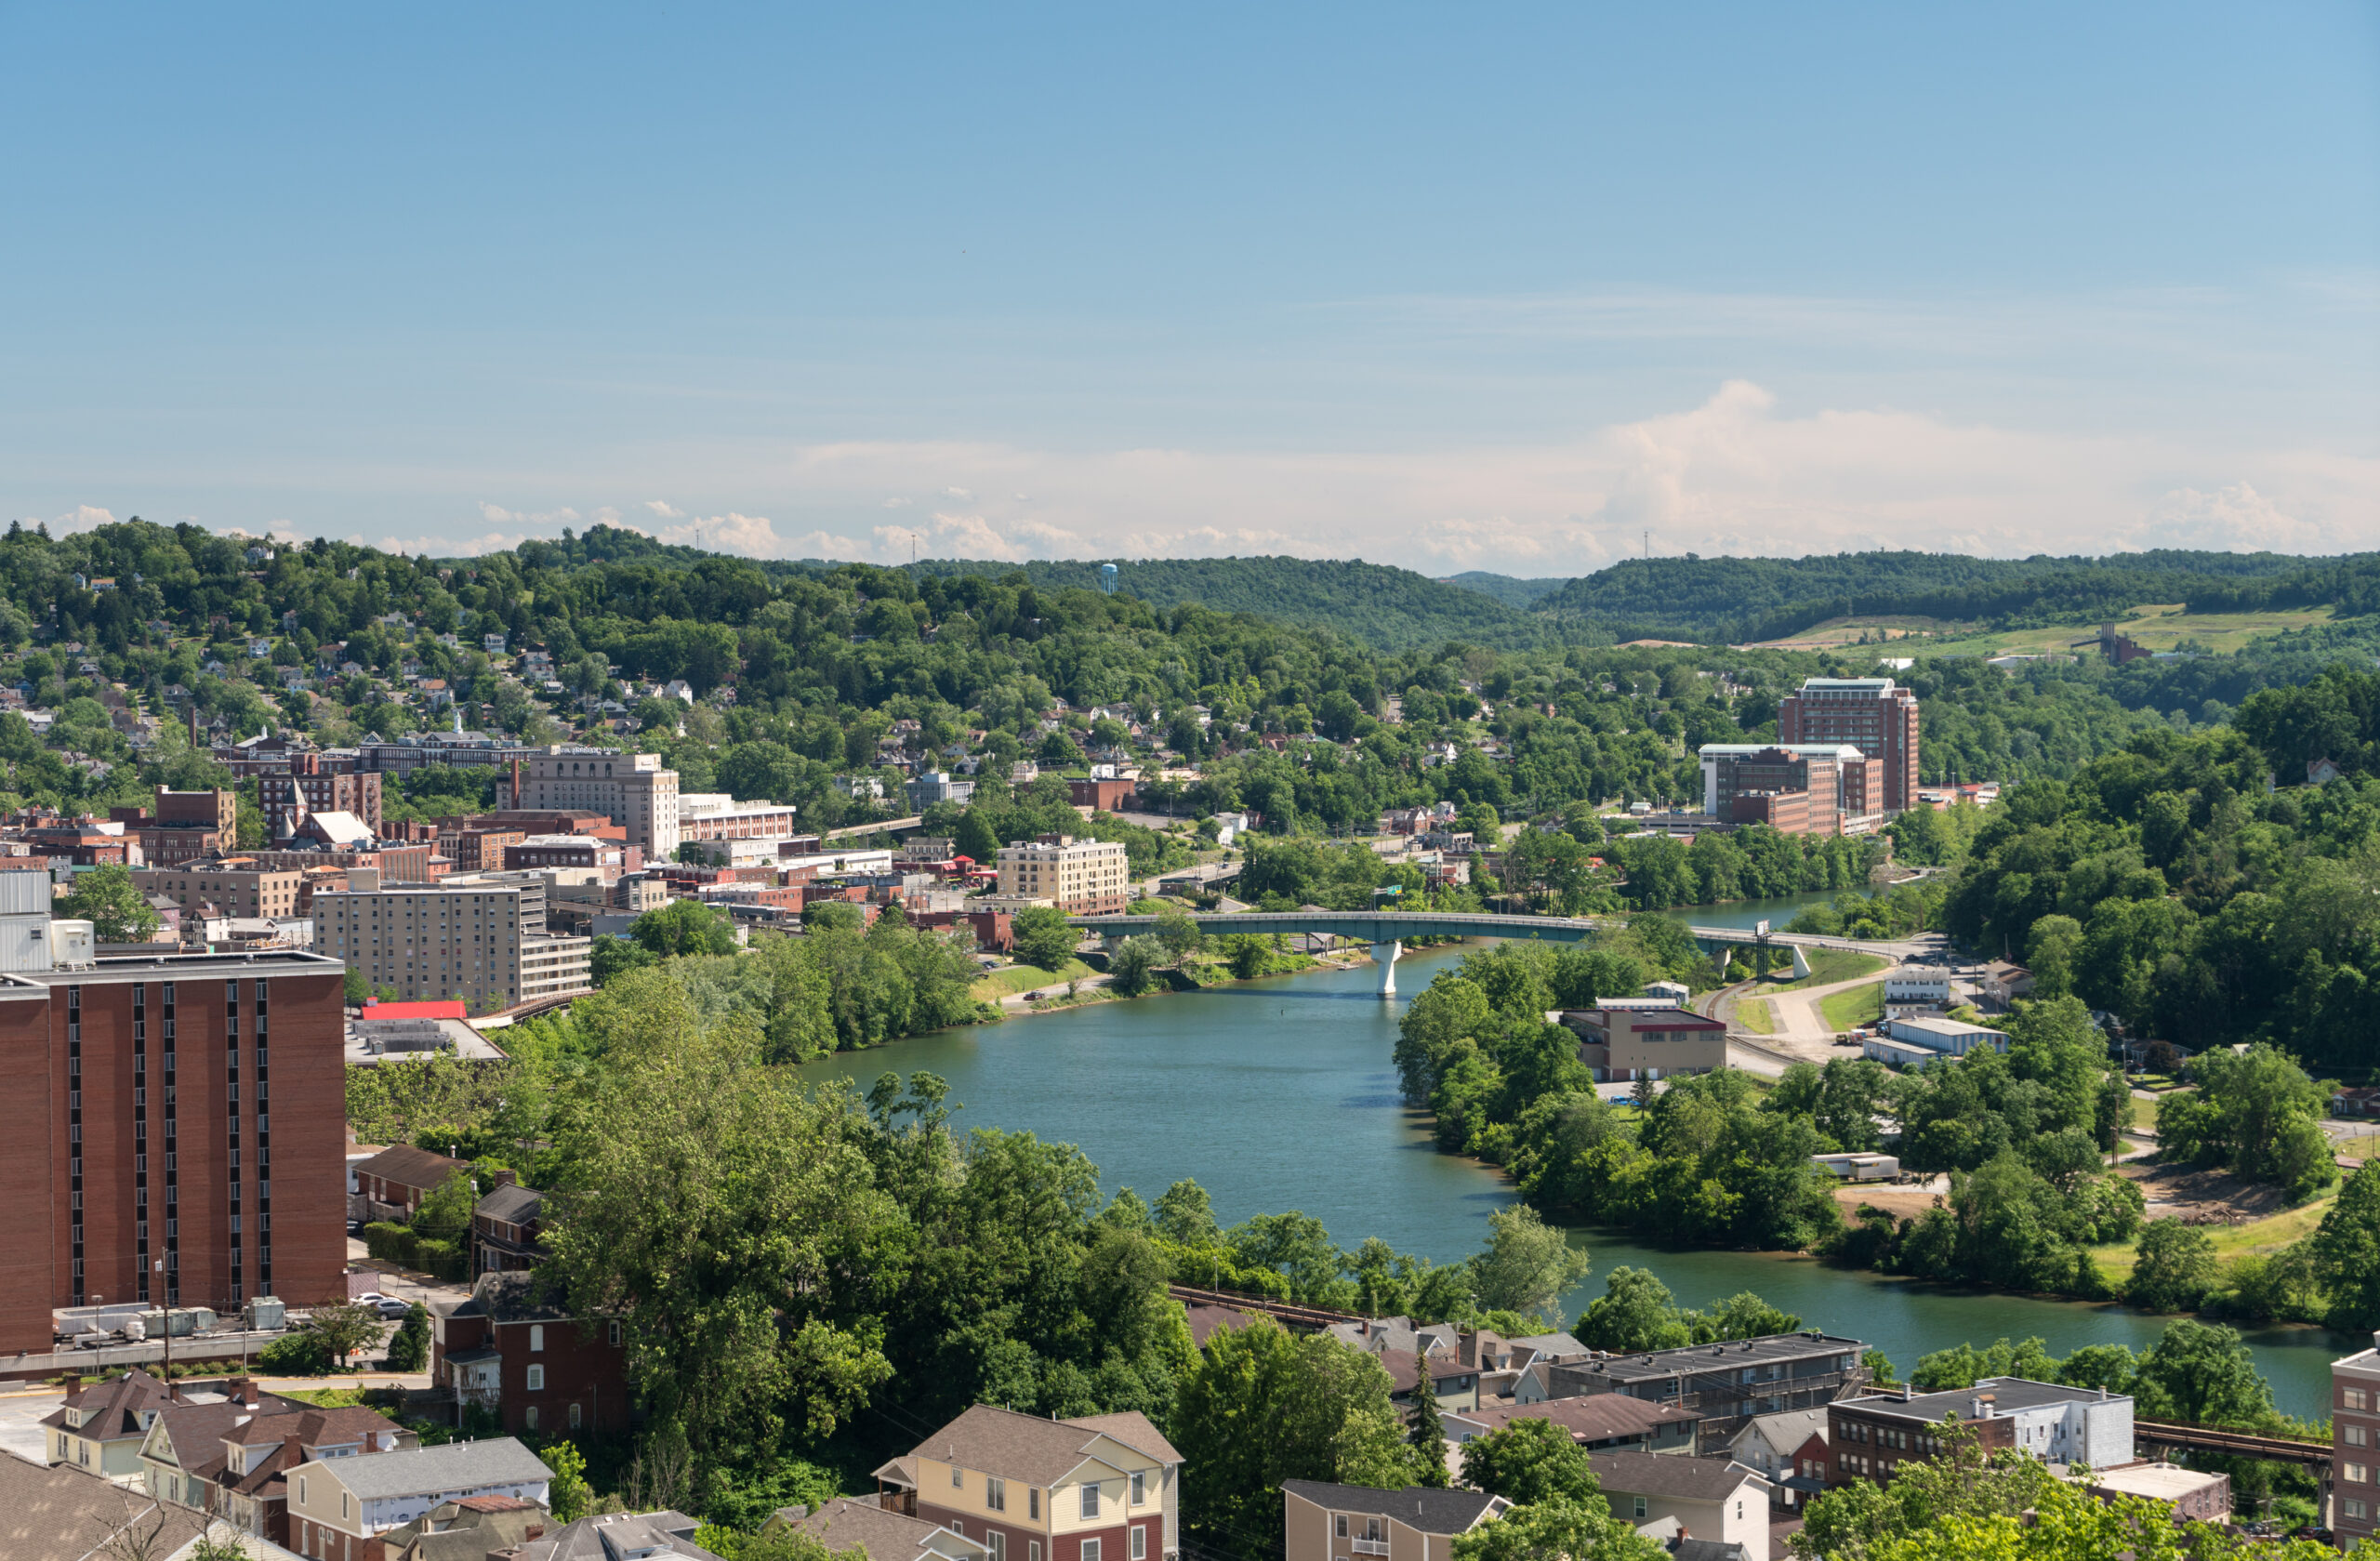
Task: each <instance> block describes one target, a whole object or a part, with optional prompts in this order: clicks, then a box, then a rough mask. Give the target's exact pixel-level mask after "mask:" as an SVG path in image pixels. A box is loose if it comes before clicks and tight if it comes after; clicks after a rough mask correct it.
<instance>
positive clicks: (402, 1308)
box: [372, 1295, 413, 1318]
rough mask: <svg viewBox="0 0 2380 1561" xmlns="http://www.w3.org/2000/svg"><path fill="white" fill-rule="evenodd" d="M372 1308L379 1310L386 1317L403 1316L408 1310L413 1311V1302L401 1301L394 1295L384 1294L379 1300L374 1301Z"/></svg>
mask: <svg viewBox="0 0 2380 1561" xmlns="http://www.w3.org/2000/svg"><path fill="white" fill-rule="evenodd" d="M372 1309H373V1310H374V1311H377V1312H378V1313H379V1314H380V1315H381V1316H384V1317H390V1318H396V1317H402V1316H404V1315H405V1314H406V1313H407V1312H410V1311H412V1310H413V1303H412V1302H410V1301H399V1300H398V1299H397V1298H396V1297H395V1296H393V1295H384V1296H382V1297H380V1298H379V1299H378V1300H377V1301H375V1302H373V1303H372Z"/></svg>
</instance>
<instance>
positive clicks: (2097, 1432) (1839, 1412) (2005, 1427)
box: [1826, 1377, 2132, 1485]
mask: <svg viewBox="0 0 2380 1561" xmlns="http://www.w3.org/2000/svg"><path fill="white" fill-rule="evenodd" d="M1953 1421H1955V1422H1958V1424H1959V1427H1960V1429H1961V1431H1962V1432H1964V1433H1972V1434H1973V1435H1974V1436H1975V1438H1976V1442H1977V1445H1978V1446H1979V1447H1981V1448H1982V1449H1983V1450H1984V1451H1986V1452H2003V1451H2012V1452H2021V1453H2024V1454H2026V1455H2028V1456H2029V1457H2032V1458H2038V1459H2043V1460H2045V1461H2047V1462H2053V1463H2087V1464H2089V1465H2091V1467H2093V1468H2095V1469H2111V1468H2114V1467H2116V1466H2117V1465H2119V1464H2124V1463H2129V1462H2132V1400H2131V1399H2130V1398H2128V1397H2126V1396H2124V1395H2122V1394H2121V1393H2115V1394H2111V1393H2109V1392H2108V1391H2107V1390H2105V1389H2104V1388H2082V1387H2068V1386H2064V1385H2062V1384H2059V1383H2055V1382H2030V1381H2027V1380H2026V1379H2024V1378H2022V1377H1986V1378H1984V1379H1983V1380H1982V1381H1980V1382H1977V1383H1976V1384H1975V1385H1974V1386H1973V1387H1963V1388H1955V1389H1952V1390H1950V1391H1949V1392H1946V1393H1912V1392H1911V1391H1910V1390H1908V1389H1906V1388H1904V1389H1902V1390H1901V1391H1900V1392H1898V1393H1887V1394H1871V1395H1870V1396H1867V1397H1864V1398H1845V1399H1841V1400H1838V1401H1837V1402H1835V1403H1832V1404H1830V1405H1828V1406H1827V1438H1826V1439H1827V1446H1828V1448H1830V1449H1831V1450H1832V1455H1833V1460H1834V1467H1833V1469H1832V1470H1831V1472H1830V1473H1829V1475H1828V1482H1829V1483H1830V1484H1833V1485H1846V1484H1848V1483H1850V1482H1851V1481H1853V1480H1874V1481H1876V1482H1878V1483H1880V1484H1881V1483H1884V1482H1885V1481H1888V1480H1890V1479H1891V1478H1892V1475H1893V1471H1894V1470H1895V1469H1897V1467H1899V1466H1900V1465H1901V1464H1903V1463H1906V1462H1910V1461H1911V1460H1912V1459H1916V1460H1925V1459H1931V1458H1933V1457H1935V1456H1937V1454H1938V1453H1939V1452H1940V1451H1941V1450H1942V1442H1941V1432H1942V1430H1943V1428H1944V1427H1945V1426H1947V1425H1949V1424H1950V1422H1953Z"/></svg>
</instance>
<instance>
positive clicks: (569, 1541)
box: [390, 1512, 721, 1561]
mask: <svg viewBox="0 0 2380 1561" xmlns="http://www.w3.org/2000/svg"><path fill="white" fill-rule="evenodd" d="M701 1527H702V1525H701V1524H700V1523H699V1522H697V1521H696V1520H695V1519H694V1518H691V1517H688V1516H687V1515H685V1514H684V1513H677V1512H657V1513H597V1514H596V1515H593V1516H592V1517H582V1518H580V1519H579V1520H578V1521H577V1522H575V1523H567V1524H564V1525H563V1526H562V1527H561V1528H556V1529H554V1530H552V1531H551V1532H549V1533H548V1534H547V1535H546V1536H545V1538H543V1539H539V1540H531V1541H528V1542H527V1543H526V1544H521V1545H515V1546H513V1547H512V1548H511V1549H509V1550H503V1551H496V1552H492V1553H491V1554H493V1555H494V1556H496V1557H498V1558H499V1561H642V1558H647V1557H649V1558H650V1561H721V1558H720V1557H719V1556H718V1555H717V1554H713V1553H712V1552H710V1551H707V1550H705V1549H704V1548H703V1547H702V1546H700V1545H698V1544H696V1543H694V1533H695V1531H696V1530H697V1529H699V1528H701ZM390 1561H395V1558H394V1557H391V1558H390ZM472 1561H479V1558H478V1557H476V1556H474V1557H473V1558H472Z"/></svg>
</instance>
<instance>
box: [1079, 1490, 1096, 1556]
mask: <svg viewBox="0 0 2380 1561" xmlns="http://www.w3.org/2000/svg"><path fill="white" fill-rule="evenodd" d="M1082 1515H1083V1516H1085V1517H1097V1516H1098V1515H1099V1482H1098V1481H1097V1480H1088V1481H1085V1482H1084V1484H1083V1488H1082ZM1083 1561H1091V1557H1090V1556H1085V1557H1084V1558H1083Z"/></svg>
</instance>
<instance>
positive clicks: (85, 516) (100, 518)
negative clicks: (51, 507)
mask: <svg viewBox="0 0 2380 1561" xmlns="http://www.w3.org/2000/svg"><path fill="white" fill-rule="evenodd" d="M20 523H22V524H23V526H24V528H25V529H26V530H27V531H31V530H32V529H33V527H35V526H37V525H46V526H48V527H49V534H50V535H51V536H73V535H74V534H75V533H76V532H78V531H89V530H91V529H93V528H94V527H96V526H103V525H113V524H115V516H114V514H113V513H112V511H109V510H106V509H100V508H99V506H98V505H96V504H78V505H76V506H75V507H74V508H73V509H69V510H68V511H66V513H64V514H63V515H48V516H42V515H25V516H21V517H20Z"/></svg>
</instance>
